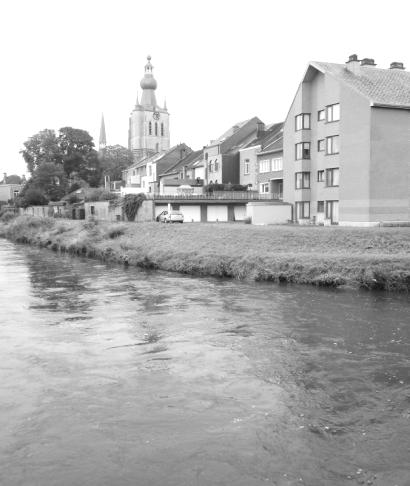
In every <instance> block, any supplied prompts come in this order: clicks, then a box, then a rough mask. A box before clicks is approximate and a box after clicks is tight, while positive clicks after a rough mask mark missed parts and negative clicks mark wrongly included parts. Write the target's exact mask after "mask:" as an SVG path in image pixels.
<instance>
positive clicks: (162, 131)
mask: <svg viewBox="0 0 410 486" xmlns="http://www.w3.org/2000/svg"><path fill="white" fill-rule="evenodd" d="M163 136H164V124H163V123H161V137H163Z"/></svg>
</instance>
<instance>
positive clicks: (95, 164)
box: [79, 150, 102, 187]
mask: <svg viewBox="0 0 410 486" xmlns="http://www.w3.org/2000/svg"><path fill="white" fill-rule="evenodd" d="M79 176H80V178H81V179H83V180H84V181H86V182H88V184H90V186H91V187H98V186H100V185H101V182H102V181H101V179H102V167H101V162H100V158H99V156H98V152H96V151H95V150H91V152H89V153H88V154H87V155H86V157H85V164H84V165H83V166H82V168H81V169H80V171H79Z"/></svg>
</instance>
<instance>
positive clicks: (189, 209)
mask: <svg viewBox="0 0 410 486" xmlns="http://www.w3.org/2000/svg"><path fill="white" fill-rule="evenodd" d="M179 210H180V211H181V213H182V214H183V215H184V222H185V223H199V222H200V221H201V206H191V205H188V204H187V205H183V204H181V206H180V207H179Z"/></svg>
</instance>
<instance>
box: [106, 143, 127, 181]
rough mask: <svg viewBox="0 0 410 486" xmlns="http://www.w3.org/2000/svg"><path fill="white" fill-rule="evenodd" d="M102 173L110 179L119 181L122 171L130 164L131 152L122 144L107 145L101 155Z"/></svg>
mask: <svg viewBox="0 0 410 486" xmlns="http://www.w3.org/2000/svg"><path fill="white" fill-rule="evenodd" d="M100 159H101V166H102V171H103V174H104V175H105V176H106V175H108V176H109V177H110V179H111V180H112V181H120V180H121V178H122V171H123V170H125V169H127V168H128V167H129V166H130V165H131V164H132V152H131V150H128V149H127V148H125V147H123V146H122V145H108V146H107V147H105V149H104V151H103V152H102V154H101V156H100Z"/></svg>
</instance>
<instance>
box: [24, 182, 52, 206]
mask: <svg viewBox="0 0 410 486" xmlns="http://www.w3.org/2000/svg"><path fill="white" fill-rule="evenodd" d="M18 201H19V203H20V206H22V207H23V208H27V207H28V206H45V205H46V204H48V199H47V198H46V197H45V196H44V194H43V192H42V191H40V189H37V188H36V187H30V188H28V189H27V190H26V191H25V192H24V191H23V193H22V194H21V196H20V197H19V198H18Z"/></svg>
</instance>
